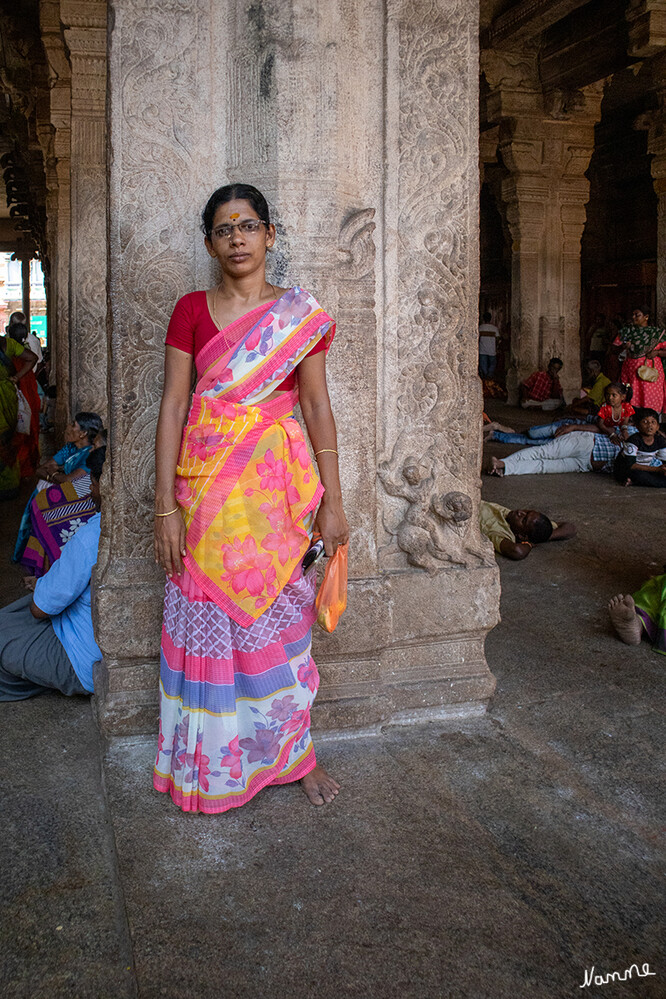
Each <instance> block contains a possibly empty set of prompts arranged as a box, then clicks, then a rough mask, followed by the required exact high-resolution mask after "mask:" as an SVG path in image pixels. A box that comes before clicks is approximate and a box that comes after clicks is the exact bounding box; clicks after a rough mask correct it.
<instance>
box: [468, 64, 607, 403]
mask: <svg viewBox="0 0 666 999" xmlns="http://www.w3.org/2000/svg"><path fill="white" fill-rule="evenodd" d="M482 66H483V68H484V71H485V73H486V78H487V80H488V82H489V83H490V85H491V87H492V88H493V90H492V91H491V94H490V96H489V98H488V114H489V117H490V119H491V120H493V121H497V122H499V125H500V141H499V150H500V154H501V156H502V159H503V162H504V165H505V166H506V167H507V169H508V170H509V176H508V177H507V178H506V180H505V181H504V183H503V185H502V201H503V203H504V206H505V212H506V218H507V222H508V225H509V228H510V231H511V235H512V237H513V246H512V272H511V368H510V370H509V373H508V377H507V387H508V390H509V400H510V401H511V402H513V403H515V402H517V399H518V384H519V382H521V381H522V380H523V379H524V378H525V377H526V376H527V375H529V374H530V372H532V371H534V370H535V368H537V367H542V366H544V365H545V364H547V363H548V359H549V358H550V357H552V356H559V357H561V358H562V360H563V362H564V367H563V370H562V375H561V380H562V385H563V388H564V391H565V395H566V396H567V398H571V397H572V395H573V393H574V392H575V390H576V389H577V388H578V387H579V385H580V362H579V351H580V342H579V326H580V240H581V236H582V234H583V228H584V225H585V218H586V215H585V205H586V203H587V201H588V197H589V182H588V180H587V178H586V177H585V171H586V170H587V168H588V166H589V162H590V158H591V156H592V152H593V149H594V125H595V123H596V122H597V121H598V120H599V117H600V108H601V96H602V89H601V86H600V85H596V84H595V85H594V86H590V87H586V88H585V89H584V90H581V91H575V92H573V93H565V92H563V91H555V92H551V93H550V94H547V95H545V97H544V95H543V93H542V91H541V89H540V86H539V84H538V75H537V69H536V50H534V49H533V50H530V49H526V50H522V51H521V52H520V53H502V54H501V55H500V54H499V53H497V52H484V56H483V60H482Z"/></svg>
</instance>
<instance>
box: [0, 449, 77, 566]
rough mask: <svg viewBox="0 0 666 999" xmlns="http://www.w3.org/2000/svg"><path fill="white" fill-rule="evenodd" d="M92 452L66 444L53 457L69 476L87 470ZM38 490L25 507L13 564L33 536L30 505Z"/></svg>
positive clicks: (32, 493) (61, 469) (36, 490)
mask: <svg viewBox="0 0 666 999" xmlns="http://www.w3.org/2000/svg"><path fill="white" fill-rule="evenodd" d="M91 451H92V447H91V446H90V445H89V446H88V447H81V448H79V447H77V446H76V444H65V446H64V447H61V448H60V450H59V451H56V453H55V454H54V455H53V460H54V461H55V463H56V465H57V466H58V468H59V469H60V471H61V472H64V473H65V475H69V474H70V472H74V471H76V469H77V468H87V467H88V455H89V454H90V452H91ZM38 491H39V490H38V489H36V488H35V489H33V491H32V492H31V493H30V499H29V500H28V502H27V503H26V505H25V510H24V511H23V516H22V517H21V523H20V524H19V529H18V537H17V539H16V544H15V545H14V554H13V555H12V562H20V561H21V556H22V555H23V552H24V551H25V546H26V545H27V543H28V541H29V540H30V535H31V534H32V521H31V520H30V505H31V503H32V501H33V500H34V498H35V496H36V495H37V493H38Z"/></svg>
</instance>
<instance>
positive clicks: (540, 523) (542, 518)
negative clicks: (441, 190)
mask: <svg viewBox="0 0 666 999" xmlns="http://www.w3.org/2000/svg"><path fill="white" fill-rule="evenodd" d="M526 533H527V532H526ZM552 533H553V525H552V524H551V522H550V521H549V519H548V517H546V515H545V514H544V513H539V514H537V516H536V517H533V518H532V521H531V523H530V526H529V533H528V534H527V540H528V541H531V542H532V544H534V545H540V544H542V543H543V542H544V541H548V540H549V539H550V536H551V534H552Z"/></svg>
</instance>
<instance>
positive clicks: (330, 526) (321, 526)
mask: <svg viewBox="0 0 666 999" xmlns="http://www.w3.org/2000/svg"><path fill="white" fill-rule="evenodd" d="M314 530H315V533H318V534H321V536H322V539H323V542H324V548H325V550H326V556H327V558H328V557H330V556H331V555H335V553H336V551H337V550H338V545H344V544H346V543H347V542H348V541H349V525H348V524H347V518H346V517H345V512H344V510H343V509H342V503H340V504H334V505H329V504H328V503H326V500H325V499H323V500H322V501H321V504H320V505H319V510H318V511H317V517H316V519H315V522H314Z"/></svg>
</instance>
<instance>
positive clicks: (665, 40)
mask: <svg viewBox="0 0 666 999" xmlns="http://www.w3.org/2000/svg"><path fill="white" fill-rule="evenodd" d="M625 17H626V20H627V24H628V26H629V54H630V55H632V56H636V58H639V59H645V58H646V57H647V56H652V55H656V54H657V53H659V52H662V51H663V49H664V46H666V0H629V6H628V7H627V12H626V14H625Z"/></svg>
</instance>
